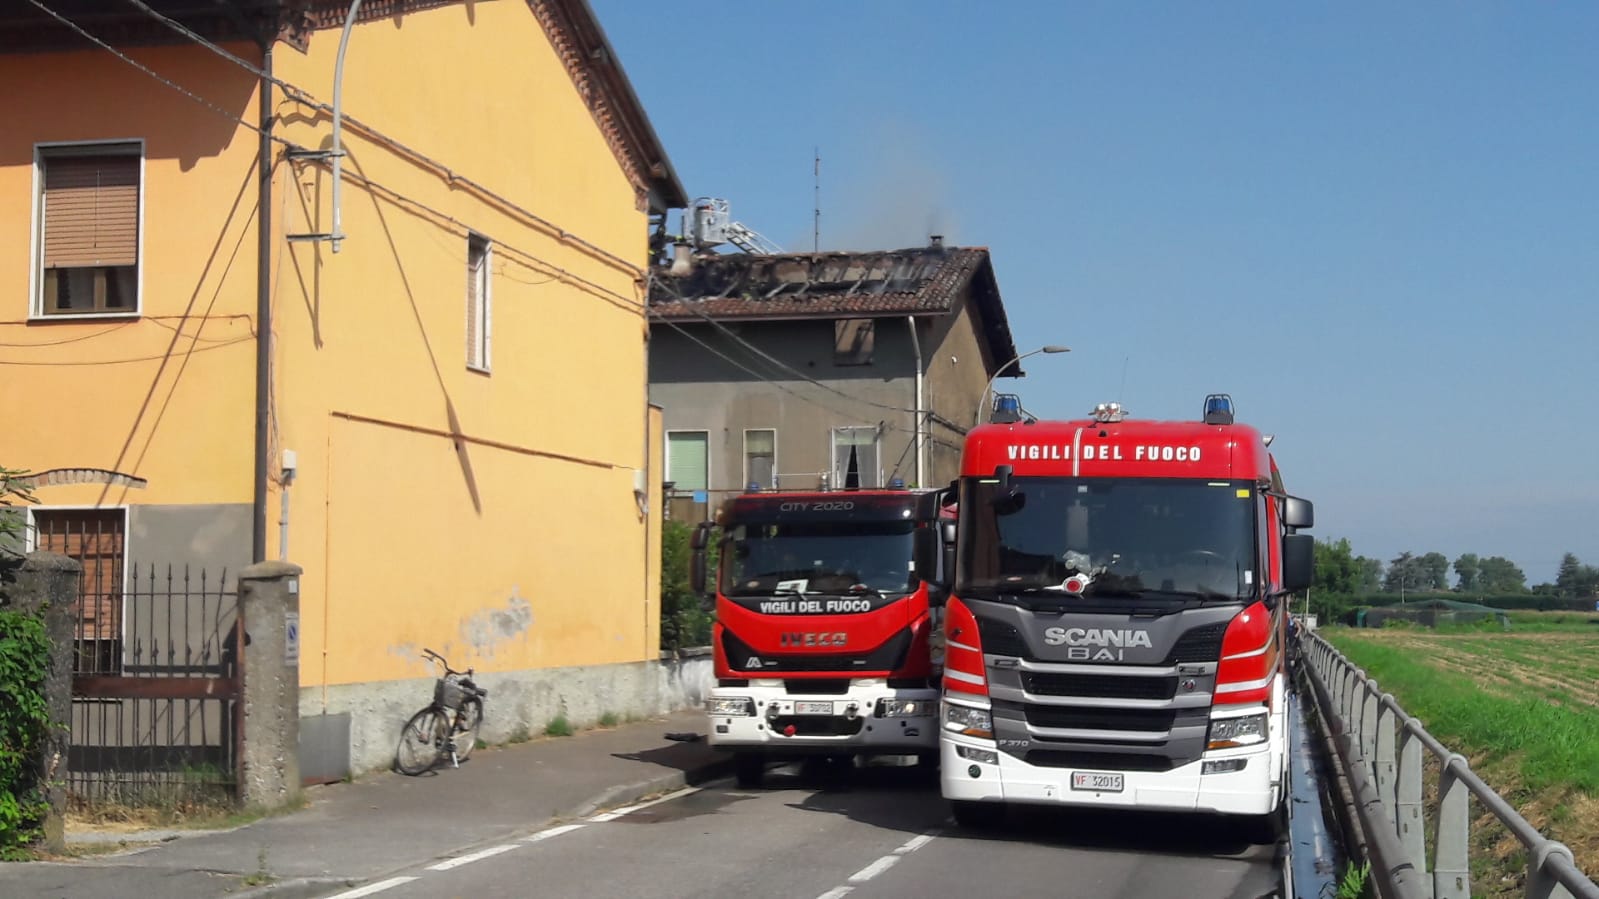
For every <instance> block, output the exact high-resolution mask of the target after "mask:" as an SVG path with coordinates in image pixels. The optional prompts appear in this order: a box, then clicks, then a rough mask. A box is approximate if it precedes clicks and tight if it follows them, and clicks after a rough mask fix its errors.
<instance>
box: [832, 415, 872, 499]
mask: <svg viewBox="0 0 1599 899" xmlns="http://www.w3.org/2000/svg"><path fill="white" fill-rule="evenodd" d="M839 431H871V432H873V433H872V449H873V450H875V453H874V455H876V456H877V459H876V463H877V469H876V470H875V471H874V472H873V473H872V477H871V481H872V483H871V484H870V485H868V484H867V483H865V482H866V478H865V477H864V476H863V477H862V478H861V481H862V483H861V489H862V490H876V489H879V488H881V487H882V486H883V432H882V430H881V429H879V428H878V427H877V426H876V425H837V426H835V427H832V428H830V429H828V432H827V443H828V448H827V468H828V471H829V472H830V473H831V474H830V475H829V479H830V483H831V486H832V487H833V489H835V490H837V489H839V488H841V487H843V486H844V478H845V474H846V472H847V471H848V469H847V468H844V467H841V466H840V465H839V461H838V432H839ZM862 474H863V475H864V474H865V473H864V472H863V473H862Z"/></svg>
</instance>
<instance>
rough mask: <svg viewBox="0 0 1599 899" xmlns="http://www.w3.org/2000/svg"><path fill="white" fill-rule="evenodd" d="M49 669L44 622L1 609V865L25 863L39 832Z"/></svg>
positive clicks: (48, 716)
mask: <svg viewBox="0 0 1599 899" xmlns="http://www.w3.org/2000/svg"><path fill="white" fill-rule="evenodd" d="M49 668H50V640H49V638H48V637H47V636H46V634H45V629H44V622H42V621H40V620H39V619H38V618H35V617H33V616H31V615H24V614H22V613H20V612H17V611H14V610H11V609H0V696H4V697H6V700H7V701H6V702H4V703H0V859H6V860H12V859H17V858H24V857H26V856H27V849H28V847H29V846H30V845H32V844H33V842H34V841H35V840H37V839H38V838H39V837H40V836H41V835H42V832H43V825H44V818H45V812H46V811H47V806H46V804H45V800H44V796H43V792H42V790H41V789H40V788H41V787H42V786H43V785H42V784H40V783H39V779H38V774H39V772H38V768H37V759H38V755H39V753H40V752H41V751H42V749H43V747H44V745H45V741H46V739H47V738H48V737H49V734H50V711H49V706H48V705H47V704H46V702H45V698H44V694H43V692H42V689H43V687H44V681H45V677H46V675H47V674H48V672H49Z"/></svg>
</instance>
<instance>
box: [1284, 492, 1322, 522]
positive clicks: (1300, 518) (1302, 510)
mask: <svg viewBox="0 0 1599 899" xmlns="http://www.w3.org/2000/svg"><path fill="white" fill-rule="evenodd" d="M1283 524H1285V525H1287V526H1289V527H1291V528H1309V527H1315V526H1316V508H1315V506H1314V505H1312V504H1311V502H1310V500H1308V499H1300V498H1299V497H1297V496H1285V497H1283Z"/></svg>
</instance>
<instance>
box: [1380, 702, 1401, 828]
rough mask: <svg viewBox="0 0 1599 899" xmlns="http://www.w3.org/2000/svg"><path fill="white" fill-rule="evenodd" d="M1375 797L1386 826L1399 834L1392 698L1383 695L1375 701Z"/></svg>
mask: <svg viewBox="0 0 1599 899" xmlns="http://www.w3.org/2000/svg"><path fill="white" fill-rule="evenodd" d="M1377 702H1378V709H1377V756H1376V769H1377V795H1378V796H1381V797H1382V810H1383V816H1384V817H1385V818H1387V819H1388V826H1389V827H1390V828H1392V829H1393V830H1394V832H1395V833H1398V832H1399V820H1398V818H1397V817H1396V815H1395V809H1396V806H1397V803H1398V797H1397V796H1396V795H1395V793H1394V717H1395V716H1394V706H1393V702H1394V697H1393V694H1391V693H1384V694H1382V697H1381V698H1380V699H1379V700H1378V701H1377Z"/></svg>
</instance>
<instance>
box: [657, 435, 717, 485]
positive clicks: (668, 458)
mask: <svg viewBox="0 0 1599 899" xmlns="http://www.w3.org/2000/svg"><path fill="white" fill-rule="evenodd" d="M673 434H704V435H705V488H704V489H705V491H706V492H707V493H709V492H710V490H711V472H713V471H715V470H716V466H715V464H714V461H713V459H712V457H711V432H710V431H709V430H708V429H706V428H670V429H668V430H667V432H666V451H665V452H664V453H662V454H661V455H662V456H663V457H664V459H663V461H664V462H665V463H666V473H667V475H668V476H670V475H671V473H672V435H673ZM672 492H673V493H693V492H694V491H693V490H685V489H684V488H682V487H673V488H672Z"/></svg>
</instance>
